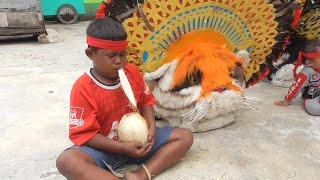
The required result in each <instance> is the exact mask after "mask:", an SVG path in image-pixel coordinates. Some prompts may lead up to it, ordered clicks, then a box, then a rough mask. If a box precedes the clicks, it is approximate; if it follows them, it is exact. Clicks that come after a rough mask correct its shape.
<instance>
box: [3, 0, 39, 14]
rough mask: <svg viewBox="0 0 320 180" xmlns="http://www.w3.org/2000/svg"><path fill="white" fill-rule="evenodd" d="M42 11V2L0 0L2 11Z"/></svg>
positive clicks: (35, 0)
mask: <svg viewBox="0 0 320 180" xmlns="http://www.w3.org/2000/svg"><path fill="white" fill-rule="evenodd" d="M12 10H14V11H16V10H21V11H30V10H36V11H40V10H41V6H40V0H0V11H12Z"/></svg>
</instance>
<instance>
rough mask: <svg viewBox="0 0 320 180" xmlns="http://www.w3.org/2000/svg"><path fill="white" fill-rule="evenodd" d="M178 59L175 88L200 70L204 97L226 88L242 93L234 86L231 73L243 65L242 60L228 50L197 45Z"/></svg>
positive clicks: (188, 49)
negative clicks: (239, 65)
mask: <svg viewBox="0 0 320 180" xmlns="http://www.w3.org/2000/svg"><path fill="white" fill-rule="evenodd" d="M176 59H178V64H177V68H176V70H175V73H174V77H173V87H177V86H179V85H181V84H182V83H183V82H184V81H185V80H186V79H189V78H192V75H193V73H195V72H196V71H197V70H199V71H200V72H201V74H202V79H201V87H202V96H206V95H209V94H210V93H211V91H215V90H219V89H224V88H226V89H229V90H233V91H240V88H239V87H238V86H237V85H234V84H232V77H231V76H230V71H232V70H234V69H235V68H236V66H237V64H238V63H240V64H241V63H242V58H240V57H238V56H237V55H236V54H234V53H232V52H231V51H230V50H228V49H227V48H224V47H223V46H218V45H216V44H213V43H210V42H205V43H199V44H198V43H195V44H193V45H191V46H189V47H187V48H186V50H185V51H184V52H182V53H181V54H179V55H178V57H177V58H176Z"/></svg>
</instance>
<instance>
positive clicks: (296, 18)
mask: <svg viewBox="0 0 320 180" xmlns="http://www.w3.org/2000/svg"><path fill="white" fill-rule="evenodd" d="M302 11H303V8H302V7H298V8H296V9H295V10H294V16H293V20H292V23H291V27H292V28H293V29H297V28H298V24H299V21H300V19H301V14H302Z"/></svg>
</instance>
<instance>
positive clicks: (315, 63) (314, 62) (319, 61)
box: [306, 47, 320, 71]
mask: <svg viewBox="0 0 320 180" xmlns="http://www.w3.org/2000/svg"><path fill="white" fill-rule="evenodd" d="M317 52H318V53H320V47H317ZM306 65H307V66H309V67H312V68H313V69H315V70H317V71H319V70H320V58H316V59H307V60H306Z"/></svg>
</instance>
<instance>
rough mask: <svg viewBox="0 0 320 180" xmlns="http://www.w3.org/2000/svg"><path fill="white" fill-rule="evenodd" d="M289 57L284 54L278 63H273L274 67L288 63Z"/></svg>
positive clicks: (287, 54)
mask: <svg viewBox="0 0 320 180" xmlns="http://www.w3.org/2000/svg"><path fill="white" fill-rule="evenodd" d="M289 57H290V54H289V53H284V54H282V56H281V57H280V58H279V59H278V60H277V61H276V62H273V66H275V67H277V66H279V65H280V64H282V63H283V62H286V61H287V60H288V59H289Z"/></svg>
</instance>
